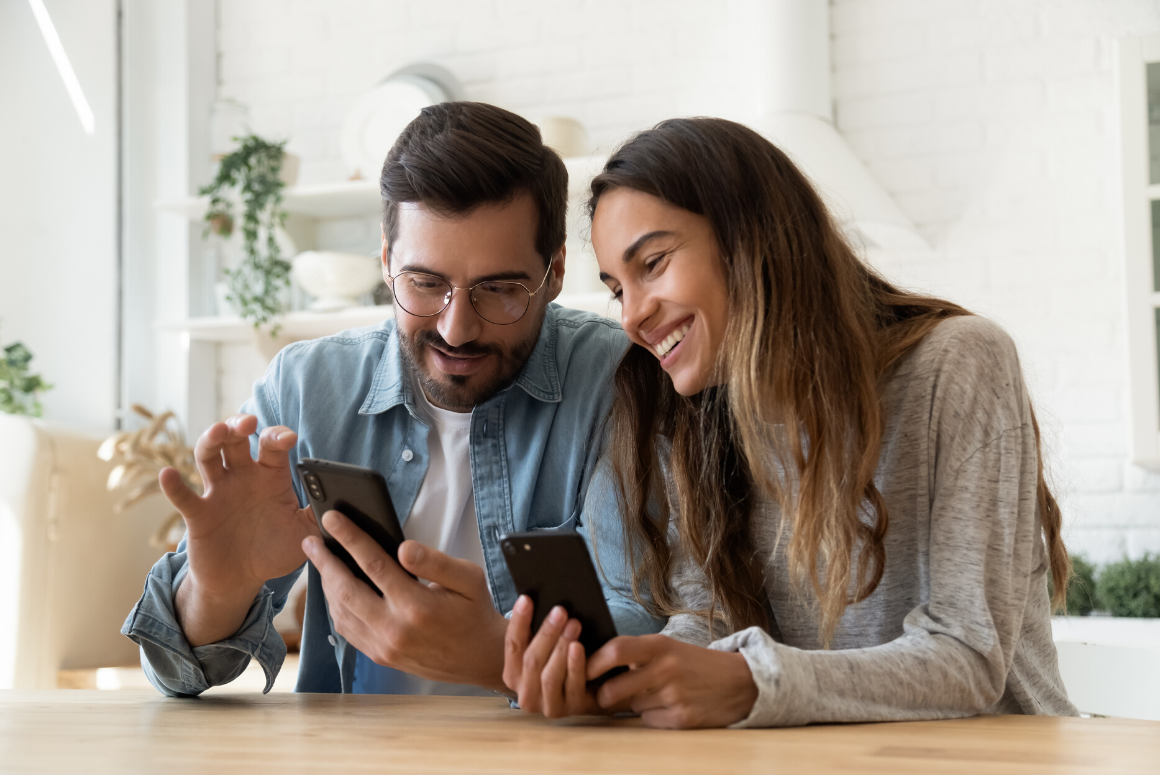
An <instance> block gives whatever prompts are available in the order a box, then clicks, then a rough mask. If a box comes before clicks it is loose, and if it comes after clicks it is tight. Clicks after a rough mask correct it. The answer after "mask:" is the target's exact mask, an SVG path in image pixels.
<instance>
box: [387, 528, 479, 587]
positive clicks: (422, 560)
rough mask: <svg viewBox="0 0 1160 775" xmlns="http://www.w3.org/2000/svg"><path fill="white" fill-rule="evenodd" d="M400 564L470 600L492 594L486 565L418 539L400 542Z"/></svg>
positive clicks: (420, 576) (422, 577)
mask: <svg viewBox="0 0 1160 775" xmlns="http://www.w3.org/2000/svg"><path fill="white" fill-rule="evenodd" d="M399 564H400V565H402V566H403V567H404V568H406V569H407V570H409V571H410V572H411V573H413V574H415V575H416V576H418V577H419V578H421V579H427V580H428V581H430V582H432V583H434V584H438V585H439V586H441V587H445V588H447V589H450V590H451V591H452V592H457V593H459V594H460V595H463V596H464V597H466V598H467V599H468V600H481V599H483V598H484V597H487V596H489V593H488V591H487V577H486V576H484V573H483V568H480V567H479V566H478V565H476V564H475V563H473V562H471V561H470V560H458V559H456V558H454V557H450V556H448V555H446V554H444V553H443V552H441V551H439V550H438V549H432V548H431V547H429V546H423V545H422V544H421V543H419V542H417V541H404V542H403V543H401V544H399ZM372 578H374V577H373V576H372Z"/></svg>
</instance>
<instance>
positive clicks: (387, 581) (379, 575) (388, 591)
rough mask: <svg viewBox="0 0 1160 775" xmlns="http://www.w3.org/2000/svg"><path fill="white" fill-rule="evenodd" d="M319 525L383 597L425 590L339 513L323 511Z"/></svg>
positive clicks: (376, 543) (399, 596) (411, 595)
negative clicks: (355, 563) (345, 552)
mask: <svg viewBox="0 0 1160 775" xmlns="http://www.w3.org/2000/svg"><path fill="white" fill-rule="evenodd" d="M322 526H323V527H324V528H326V532H328V533H330V534H331V535H332V536H334V538H335V540H336V541H338V542H339V543H340V544H342V546H343V548H344V549H346V550H347V551H348V552H350V556H351V557H353V558H354V561H355V562H357V563H358V565H359V567H360V568H362V569H363V572H364V573H366V574H367V576H368V577H369V578H370V580H371V581H373V582H375V586H377V587H378V588H379V589H380V590H381V591H382V593H383V595H384V596H387V597H389V598H392V599H394V600H399V599H402V598H406V597H412V598H413V597H414V595H415V594H416V593H420V592H426V589H425V588H424V587H423V585H422V584H420V583H419V582H417V581H415V580H414V579H413V578H411V577H410V576H408V575H407V574H406V573H404V572H403V569H402V568H400V567H399V564H398V563H397V562H395V561H394V560H392V559H391V556H390V555H389V554H387V553H386V551H384V550H383V547H381V546H379V544H378V542H377V541H375V539H373V538H371V537H370V536H369V535H367V534H366V532H365V531H364V530H363V529H362V528H360V527H359V526H358V525H356V524H355V523H354V522H352V521H351V520H350V519H349V518H348V517H347V516H346V515H345V514H343V513H342V512H338V511H328V512H326V513H325V514H323V515H322ZM376 597H377V595H376Z"/></svg>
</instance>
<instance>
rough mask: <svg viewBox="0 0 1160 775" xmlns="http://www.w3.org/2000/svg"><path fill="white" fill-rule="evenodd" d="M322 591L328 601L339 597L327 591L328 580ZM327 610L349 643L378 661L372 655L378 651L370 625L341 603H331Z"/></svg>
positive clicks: (336, 630)
mask: <svg viewBox="0 0 1160 775" xmlns="http://www.w3.org/2000/svg"><path fill="white" fill-rule="evenodd" d="M322 592H323V594H324V595H326V599H327V601H331V600H335V599H337V597H336V595H333V594H331V593H330V592H329V591H327V589H326V582H323V584H322ZM327 610H328V611H329V612H330V619H331V621H332V622H334V631H335V632H337V633H338V634H339V635H341V636H342V637H343V638H345V639H346V642H347V643H349V644H350V645H352V646H354V647H355V648H356V649H358V650H359V651H360V652H362V653H363V654H365V655H367V656H369V657H371V659H372V660H373V661H375V662H376V663H378V660H377V659H376V658H375V657H373V656H371V655H372V654H376V653H377V652H376V650H375V648H374V646H375V641H374V634H373V633H372V632H371V628H370V626H369V625H368V624H367V623H366V622H364V621H363V620H362V619H360V618H359V617H358V616H356V615H355V614H353V613H351V611H350V610H349V609H347V608H346V607H345V606H343V605H342V604H341V603H329V604H328V605H327ZM380 664H381V663H380ZM388 667H389V666H388Z"/></svg>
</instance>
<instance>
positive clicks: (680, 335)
mask: <svg viewBox="0 0 1160 775" xmlns="http://www.w3.org/2000/svg"><path fill="white" fill-rule="evenodd" d="M692 325H693V321H691V320H690V321H689V322H688V323H686V324H685V325H683V326H681V327H680V328H678V329H676V330H675V331H673V333H671V334H669V335H668V336H666V337H665V338H664V339H662V340H661V341H660V342H658V343H657V344H656V345H654V347H655V349H656V353H657V357H658V358H664V357H665V356H666V355H668V354H669V352H670V351H671V350H672V349H673V348H674V347H676V346H677V344H678V343H679V342H680V341H681V340H682V339H684V338H685V335H686V334H688V333H689V329H690V328H691V327H692Z"/></svg>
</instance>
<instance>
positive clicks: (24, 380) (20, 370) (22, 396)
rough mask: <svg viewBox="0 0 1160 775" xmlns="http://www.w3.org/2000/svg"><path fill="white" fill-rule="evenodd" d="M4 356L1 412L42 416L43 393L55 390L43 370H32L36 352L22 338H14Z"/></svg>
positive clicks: (0, 379)
mask: <svg viewBox="0 0 1160 775" xmlns="http://www.w3.org/2000/svg"><path fill="white" fill-rule="evenodd" d="M2 352H3V355H2V356H0V412H7V413H8V414H24V415H30V416H32V417H40V415H41V414H42V413H43V411H44V407H42V406H41V405H40V400H39V395H40V393H42V392H44V391H45V390H51V389H52V385H50V384H48V383H47V382H45V381H44V380H43V379H42V378H41V376H40V375H39V374H29V373H28V371H29V364H30V363H31V362H32V352H31V351H30V350H29V349H28V348H27V347H25V346H24V345H23V344H22V343H21V342H13V343H12V344H10V345H8V346H7V347H5V348H4V349H3V351H2Z"/></svg>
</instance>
